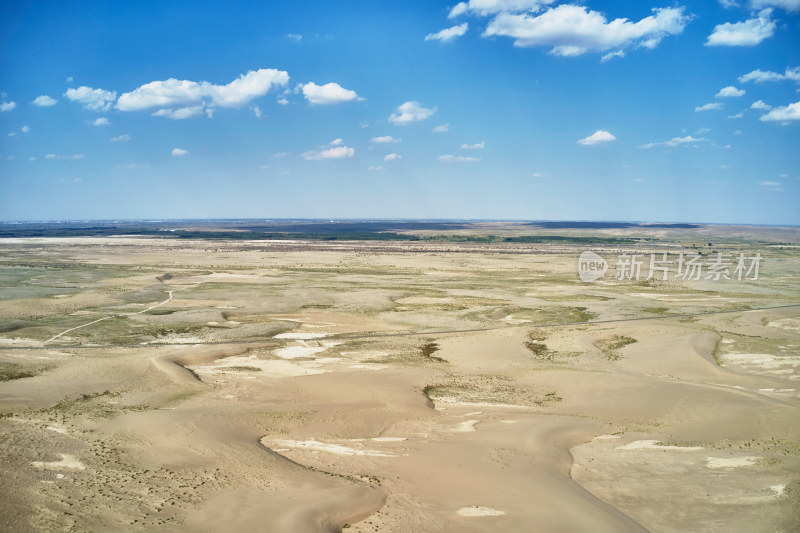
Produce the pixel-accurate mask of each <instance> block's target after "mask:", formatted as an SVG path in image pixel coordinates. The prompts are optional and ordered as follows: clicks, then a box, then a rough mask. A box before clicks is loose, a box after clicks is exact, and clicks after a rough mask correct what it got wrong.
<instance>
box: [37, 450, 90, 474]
mask: <svg viewBox="0 0 800 533" xmlns="http://www.w3.org/2000/svg"><path fill="white" fill-rule="evenodd" d="M59 455H61V460H60V461H51V462H49V463H48V462H44V461H33V462H32V463H31V465H32V466H35V467H36V468H73V469H75V470H85V469H86V467H85V466H84V465H83V463H81V462H80V461H78V458H77V457H75V456H74V455H69V454H66V453H62V454H59Z"/></svg>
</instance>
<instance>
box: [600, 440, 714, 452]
mask: <svg viewBox="0 0 800 533" xmlns="http://www.w3.org/2000/svg"><path fill="white" fill-rule="evenodd" d="M657 442H659V441H657V440H635V441H633V442H629V443H628V444H625V445H623V446H617V447H616V448H615V449H617V450H672V451H686V452H689V451H696V450H702V449H703V447H702V446H667V445H664V444H656V443H657Z"/></svg>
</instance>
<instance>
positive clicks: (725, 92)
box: [716, 85, 745, 98]
mask: <svg viewBox="0 0 800 533" xmlns="http://www.w3.org/2000/svg"><path fill="white" fill-rule="evenodd" d="M744 93H745V91H744V89H737V88H736V87H734V86H732V85H729V86H728V87H723V88H722V89H720V90H719V92H718V93H717V94H716V97H717V98H734V97H737V96H743V95H744Z"/></svg>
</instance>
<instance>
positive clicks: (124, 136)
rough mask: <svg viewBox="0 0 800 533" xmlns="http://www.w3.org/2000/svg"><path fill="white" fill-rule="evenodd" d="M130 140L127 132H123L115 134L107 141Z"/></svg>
mask: <svg viewBox="0 0 800 533" xmlns="http://www.w3.org/2000/svg"><path fill="white" fill-rule="evenodd" d="M130 140H131V136H130V135H128V134H127V133H123V134H122V135H117V136H116V137H111V138H110V139H109V141H111V142H128V141H130Z"/></svg>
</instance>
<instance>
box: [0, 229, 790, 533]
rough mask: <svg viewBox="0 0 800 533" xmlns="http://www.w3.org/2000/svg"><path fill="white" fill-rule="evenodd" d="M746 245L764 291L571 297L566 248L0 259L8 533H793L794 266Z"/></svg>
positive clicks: (58, 242)
mask: <svg viewBox="0 0 800 533" xmlns="http://www.w3.org/2000/svg"><path fill="white" fill-rule="evenodd" d="M748 231H752V232H755V233H756V234H757V229H752V230H748ZM723 233H724V232H723ZM654 236H655V237H657V238H662V239H663V238H667V237H669V236H668V235H664V234H663V232H654ZM701 237H702V238H703V239H704V240H708V239H709V236H708V234H706V233H703V235H701ZM723 237H725V235H722V236H721V237H720V238H723ZM735 237H736V239H734V240H730V242H727V244H725V246H726V248H725V249H726V250H728V251H736V250H742V251H744V252H746V253H748V254H749V253H751V252H754V251H755V250H759V251H760V252H761V253H762V255H764V256H765V263H764V268H763V270H762V277H761V278H760V279H759V280H758V281H742V282H737V281H735V280H728V281H719V282H714V281H706V280H700V281H697V282H694V281H692V282H677V281H670V282H653V281H650V282H633V281H615V280H604V281H602V282H599V283H583V282H581V281H579V280H578V279H577V275H576V258H577V255H578V254H579V253H580V251H581V249H580V248H574V249H571V248H570V247H569V246H567V245H558V246H546V245H538V247H537V246H534V245H519V246H518V247H516V248H515V247H503V248H502V249H488V248H487V247H485V246H470V245H468V244H464V245H459V244H450V243H448V244H446V245H444V244H437V245H436V246H431V247H429V248H425V247H424V246H423V245H420V244H406V245H403V244H402V243H401V244H396V243H392V244H391V245H385V244H384V243H351V244H344V243H331V244H330V245H329V246H325V245H324V244H313V245H312V244H308V243H292V242H282V243H251V242H230V243H228V242H214V243H211V242H198V241H192V242H181V241H160V240H157V239H100V238H91V239H14V240H11V239H9V240H6V242H0V250H2V253H0V286H1V287H3V290H2V291H0V294H2V296H0V326H2V328H1V329H0V365H2V366H1V367H0V368H2V372H3V374H2V375H3V379H4V381H0V413H2V418H0V439H1V440H2V446H0V450H2V451H0V480H2V481H0V529H2V530H8V531H23V532H25V531H121V530H125V531H208V532H212V531H257V530H260V531H277V532H282V531H285V532H304V531H342V530H347V531H361V532H367V531H426V532H437V531H442V532H449V531H459V532H461V531H468V532H469V531H476V532H477V531H487V532H488V531H531V530H541V531H570V532H572V531H609V532H618V531H648V530H649V531H674V532H679V531H680V532H684V531H709V530H719V531H742V532H745V531H747V532H750V531H771V532H774V531H785V532H789V531H796V530H798V529H800V512H798V509H800V411H799V410H798V407H800V349H798V348H799V347H800V307H796V306H795V307H788V306H791V305H794V304H798V303H800V281H798V273H800V255H798V251H797V249H796V248H791V247H786V248H779V247H762V248H758V247H757V246H755V245H749V244H746V243H743V242H742V241H741V239H742V238H743V237H742V234H741V232H740V233H737V234H736V235H735ZM681 242H683V240H682V241H681ZM403 246H408V249H404V248H403ZM658 246H667V247H671V248H670V249H675V250H678V249H680V246H681V244H680V242H678V241H666V242H664V243H659V244H658ZM421 247H422V248H421ZM776 306H786V307H781V308H775V307H776ZM762 307H773V309H766V310H758V309H756V308H762ZM744 309H755V310H749V311H745V310H744ZM715 312H721V313H718V314H708V313H715ZM685 315H694V316H685Z"/></svg>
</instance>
